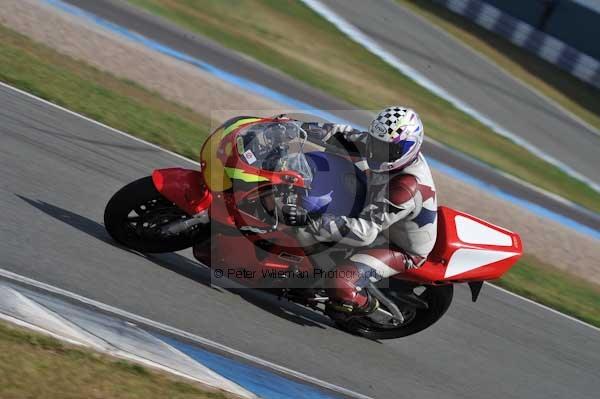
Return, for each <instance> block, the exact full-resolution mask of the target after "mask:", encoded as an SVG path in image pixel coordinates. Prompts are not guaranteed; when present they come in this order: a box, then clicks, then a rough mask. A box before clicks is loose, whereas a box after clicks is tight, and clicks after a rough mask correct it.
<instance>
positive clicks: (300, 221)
mask: <svg viewBox="0 0 600 399" xmlns="http://www.w3.org/2000/svg"><path fill="white" fill-rule="evenodd" d="M281 211H282V213H283V222H284V223H285V224H287V225H288V226H296V227H300V226H306V225H307V224H308V222H309V218H308V212H307V211H306V209H304V208H301V207H299V206H297V205H293V204H291V205H284V206H283V208H282V209H281Z"/></svg>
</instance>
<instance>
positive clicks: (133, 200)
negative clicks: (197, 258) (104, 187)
mask: <svg viewBox="0 0 600 399" xmlns="http://www.w3.org/2000/svg"><path fill="white" fill-rule="evenodd" d="M186 218H189V216H188V215H187V214H186V213H185V212H184V211H183V210H181V209H180V208H179V207H177V206H176V205H175V204H173V203H172V202H170V201H169V200H167V199H166V198H164V197H163V196H162V195H161V194H160V193H159V192H158V191H157V190H156V188H155V187H154V183H153V182H152V177H150V176H148V177H143V178H141V179H139V180H136V181H134V182H131V183H129V184H128V185H126V186H125V187H123V188H121V189H120V190H119V191H117V192H116V193H115V195H113V196H112V198H111V199H110V201H109V202H108V204H107V205H106V209H105V210H104V226H105V227H106V230H107V231H108V233H109V234H110V236H111V237H112V238H113V239H114V240H115V241H117V242H118V243H120V244H122V245H124V246H125V247H127V248H131V249H133V250H136V251H139V252H146V253H161V252H175V251H180V250H182V249H185V248H188V247H191V246H192V245H193V243H194V240H193V239H192V236H191V235H190V234H186V233H182V234H179V235H176V236H172V237H165V236H164V235H161V234H160V233H159V230H160V227H161V226H163V225H165V224H167V223H171V222H174V221H176V220H181V219H186Z"/></svg>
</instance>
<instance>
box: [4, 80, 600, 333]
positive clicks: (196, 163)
mask: <svg viewBox="0 0 600 399" xmlns="http://www.w3.org/2000/svg"><path fill="white" fill-rule="evenodd" d="M0 86H1V87H5V88H7V89H10V90H13V91H15V92H17V93H20V94H22V95H24V96H26V97H29V98H32V99H35V100H37V101H39V102H41V103H44V104H46V105H49V106H51V107H54V108H57V109H60V110H61V111H63V112H66V113H68V114H70V115H73V116H77V117H79V118H81V119H84V120H86V121H88V122H90V123H92V124H94V125H97V126H101V127H103V128H105V129H108V130H110V131H111V132H113V133H117V134H119V135H121V136H125V137H128V138H130V139H131V140H134V141H137V142H139V143H143V144H145V145H147V146H150V147H152V148H155V149H157V150H159V151H163V152H166V153H167V154H170V155H173V156H174V157H176V158H179V159H182V160H184V161H186V162H189V163H191V164H193V165H196V166H200V163H199V162H196V161H193V160H191V159H189V158H186V157H184V156H182V155H179V154H177V153H175V152H173V151H169V150H167V149H165V148H162V147H160V146H158V145H156V144H152V143H150V142H148V141H145V140H142V139H140V138H137V137H135V136H132V135H131V134H129V133H125V132H123V131H121V130H118V129H115V128H113V127H110V126H108V125H105V124H103V123H101V122H98V121H96V120H93V119H90V118H88V117H87V116H84V115H81V114H78V113H77V112H74V111H71V110H69V109H66V108H64V107H61V106H60V105H57V104H54V103H51V102H49V101H46V100H44V99H43V98H39V97H37V96H34V95H33V94H31V93H27V92H26V91H23V90H20V89H17V88H16V87H12V86H10V85H8V84H6V83H4V82H0ZM1 271H2V269H0V275H1V274H2V273H1ZM488 285H490V286H492V287H494V288H496V289H498V290H500V291H503V292H505V293H506V294H508V295H512V296H514V297H517V298H520V299H522V300H524V301H526V302H529V303H532V304H534V305H537V306H539V307H541V308H543V309H546V310H549V311H551V312H553V313H556V314H559V315H561V316H563V317H566V318H567V319H569V320H572V321H575V322H577V323H580V324H583V325H585V326H588V327H590V328H593V329H595V330H598V331H600V329H598V328H597V327H594V326H592V325H591V324H588V323H586V322H584V321H581V320H579V319H576V318H574V317H572V316H569V315H566V314H564V313H561V312H559V311H557V310H555V309H552V308H549V307H548V306H546V305H542V304H540V303H537V302H535V301H532V300H531V299H527V298H525V297H522V296H521V295H517V294H515V293H514V292H510V291H507V290H505V289H504V288H500V287H498V286H495V285H493V284H489V283H488Z"/></svg>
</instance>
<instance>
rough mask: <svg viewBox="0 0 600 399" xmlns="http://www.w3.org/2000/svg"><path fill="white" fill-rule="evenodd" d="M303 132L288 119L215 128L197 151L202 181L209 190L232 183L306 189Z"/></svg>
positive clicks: (251, 120)
mask: <svg viewBox="0 0 600 399" xmlns="http://www.w3.org/2000/svg"><path fill="white" fill-rule="evenodd" d="M305 140H306V133H305V132H304V131H303V130H302V129H301V127H300V125H299V123H298V122H295V121H292V120H289V119H271V118H250V117H248V118H240V119H235V120H233V121H232V122H230V123H226V124H224V125H223V126H222V127H220V128H219V129H217V130H216V131H215V132H214V133H213V134H212V135H211V136H210V137H209V139H208V140H207V142H206V143H205V145H204V147H203V149H202V152H201V165H202V168H203V173H204V178H205V181H207V182H208V185H209V187H210V188H211V190H212V191H226V190H229V189H231V188H232V186H233V183H232V181H240V182H245V183H253V184H262V183H270V184H290V185H293V186H296V187H300V188H307V187H309V186H310V182H311V180H312V174H311V170H310V167H309V165H308V162H307V160H306V157H305V156H304V152H303V148H304V141H305Z"/></svg>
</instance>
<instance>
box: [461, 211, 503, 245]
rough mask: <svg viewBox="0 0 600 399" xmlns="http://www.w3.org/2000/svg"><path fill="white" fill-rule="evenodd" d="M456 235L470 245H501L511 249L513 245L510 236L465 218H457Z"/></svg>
mask: <svg viewBox="0 0 600 399" xmlns="http://www.w3.org/2000/svg"><path fill="white" fill-rule="evenodd" d="M454 221H455V223H456V233H457V234H458V238H459V239H460V240H461V241H462V242H465V243H469V244H483V245H501V246H504V247H510V246H512V245H513V242H512V238H511V236H509V235H508V234H505V233H502V232H501V231H498V230H494V229H493V228H491V227H488V226H486V225H483V224H481V223H478V222H477V221H475V220H473V219H469V218H467V217H464V216H460V215H458V216H456V217H455V218H454Z"/></svg>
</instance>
